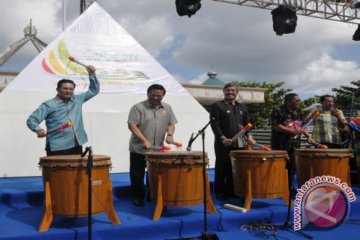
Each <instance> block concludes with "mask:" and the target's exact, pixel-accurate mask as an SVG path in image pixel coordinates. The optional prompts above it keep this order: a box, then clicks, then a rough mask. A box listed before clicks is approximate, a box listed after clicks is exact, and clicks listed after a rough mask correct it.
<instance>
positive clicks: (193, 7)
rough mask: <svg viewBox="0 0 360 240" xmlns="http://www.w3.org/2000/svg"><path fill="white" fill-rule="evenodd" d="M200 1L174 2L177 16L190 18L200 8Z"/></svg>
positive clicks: (184, 0) (181, 0)
mask: <svg viewBox="0 0 360 240" xmlns="http://www.w3.org/2000/svg"><path fill="white" fill-rule="evenodd" d="M200 2H201V0H176V1H175V5H176V11H177V13H178V15H179V16H185V15H187V16H188V17H191V15H194V14H195V13H196V12H197V11H198V10H199V9H200V8H201V3H200Z"/></svg>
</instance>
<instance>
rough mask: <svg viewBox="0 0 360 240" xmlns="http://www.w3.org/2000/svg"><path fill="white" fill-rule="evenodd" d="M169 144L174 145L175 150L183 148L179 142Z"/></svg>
mask: <svg viewBox="0 0 360 240" xmlns="http://www.w3.org/2000/svg"><path fill="white" fill-rule="evenodd" d="M171 144H173V145H175V146H176V148H177V149H181V148H182V146H183V145H182V143H180V142H172V143H171Z"/></svg>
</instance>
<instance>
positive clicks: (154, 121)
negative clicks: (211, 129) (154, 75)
mask: <svg viewBox="0 0 360 240" xmlns="http://www.w3.org/2000/svg"><path fill="white" fill-rule="evenodd" d="M165 93H166V90H165V88H164V87H163V86H162V85H159V84H153V85H151V86H150V87H149V88H148V89H147V100H145V101H142V102H140V103H137V104H135V105H134V106H133V107H132V108H131V110H130V113H129V118H128V127H129V130H130V131H131V133H132V134H131V138H130V147H129V150H130V184H131V185H130V189H131V195H132V197H133V204H134V205H135V206H142V205H143V204H144V197H145V187H144V176H145V168H146V161H145V152H146V151H148V149H150V148H151V147H153V146H162V145H164V139H165V140H166V142H167V143H169V144H170V143H172V142H174V137H173V135H174V132H175V124H176V123H177V120H176V117H175V114H174V112H173V110H172V108H171V106H170V105H169V104H167V103H164V102H162V99H163V97H164V96H165ZM165 134H166V138H165Z"/></svg>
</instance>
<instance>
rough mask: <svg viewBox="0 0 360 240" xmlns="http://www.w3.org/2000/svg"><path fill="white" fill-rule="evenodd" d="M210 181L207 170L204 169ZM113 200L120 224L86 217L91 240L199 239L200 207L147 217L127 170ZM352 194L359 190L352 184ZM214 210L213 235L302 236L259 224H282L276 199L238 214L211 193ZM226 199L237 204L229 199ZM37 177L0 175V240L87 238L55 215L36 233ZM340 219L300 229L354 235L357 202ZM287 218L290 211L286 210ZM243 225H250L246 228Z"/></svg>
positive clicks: (115, 179) (357, 235) (83, 228)
mask: <svg viewBox="0 0 360 240" xmlns="http://www.w3.org/2000/svg"><path fill="white" fill-rule="evenodd" d="M208 173H209V175H210V181H211V182H212V181H213V170H208ZM110 177H111V179H112V184H113V195H114V197H113V200H114V207H115V211H116V214H117V215H118V217H119V218H120V221H121V224H119V225H113V224H111V222H110V221H109V219H108V218H107V216H106V215H105V213H100V214H97V215H93V218H92V223H93V224H92V239H94V240H95V239H96V240H114V239H129V240H130V239H131V240H133V239H156V240H158V239H181V238H190V237H199V236H201V235H202V232H203V231H204V229H205V228H204V213H203V205H202V204H200V205H197V206H191V207H166V208H164V211H163V213H162V215H161V218H160V220H159V221H153V220H152V216H153V213H154V209H155V204H153V203H150V202H145V205H144V206H143V207H136V206H134V205H133V204H132V201H131V198H130V193H129V175H128V173H111V174H110ZM353 191H354V192H355V193H356V195H357V197H358V198H359V197H360V196H359V195H360V194H359V193H360V189H359V188H358V187H357V186H353ZM212 200H213V202H214V204H215V207H216V209H217V212H218V213H217V214H207V231H208V232H209V233H212V234H215V235H216V236H217V237H218V239H291V240H292V239H306V238H305V237H304V236H303V235H301V234H299V233H297V232H294V231H292V230H282V229H278V230H277V231H275V230H272V229H268V228H269V227H266V229H264V228H263V227H264V226H268V225H269V226H272V224H278V225H279V226H282V225H283V224H284V223H285V222H286V217H287V205H286V204H285V202H284V201H283V200H282V199H253V202H252V205H251V209H250V210H249V211H248V212H246V213H241V212H237V211H233V210H229V209H225V208H224V202H221V201H218V200H217V199H215V197H214V196H213V194H212ZM228 203H231V204H234V205H239V206H241V205H242V204H243V203H241V201H240V200H239V199H237V198H232V199H230V201H229V202H228ZM43 204H44V203H43V183H42V177H21V178H0V239H1V240H3V239H9V240H10V239H14V240H15V239H17V240H20V239H21V240H25V239H26V240H30V239H31V240H40V239H41V240H48V239H54V240H55V239H56V240H73V239H74V240H75V239H76V240H77V239H88V221H87V217H81V218H66V217H59V216H56V217H55V218H54V220H53V222H52V224H51V226H50V228H49V230H48V231H46V232H38V226H39V224H40V221H41V217H42V215H43V212H44V206H43ZM350 208H351V209H350V214H349V217H348V219H347V220H346V222H345V223H344V224H342V225H340V226H338V227H336V228H333V229H331V230H322V229H319V228H314V227H306V228H305V229H304V230H302V232H304V233H306V234H308V235H310V236H312V237H313V239H322V240H323V239H326V240H332V239H336V240H337V239H339V238H342V239H346V240H349V239H354V240H355V239H360V231H359V229H360V204H359V200H356V201H355V202H353V203H351V206H350ZM290 219H291V222H292V221H293V219H292V209H291V218H290ZM249 226H252V227H251V228H249ZM254 226H261V227H254Z"/></svg>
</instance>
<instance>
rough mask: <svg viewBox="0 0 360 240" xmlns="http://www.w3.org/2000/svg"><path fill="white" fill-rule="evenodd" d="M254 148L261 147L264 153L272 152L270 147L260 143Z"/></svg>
mask: <svg viewBox="0 0 360 240" xmlns="http://www.w3.org/2000/svg"><path fill="white" fill-rule="evenodd" d="M254 146H257V147H260V148H261V150H264V151H271V148H269V147H268V146H265V145H262V144H259V143H254Z"/></svg>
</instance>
